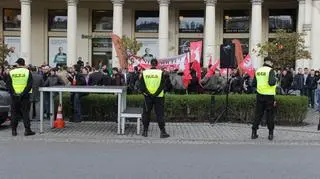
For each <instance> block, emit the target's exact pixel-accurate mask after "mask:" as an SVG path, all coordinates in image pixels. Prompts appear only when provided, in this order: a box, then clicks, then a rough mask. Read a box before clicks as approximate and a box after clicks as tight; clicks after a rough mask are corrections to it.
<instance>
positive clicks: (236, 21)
mask: <svg viewBox="0 0 320 179" xmlns="http://www.w3.org/2000/svg"><path fill="white" fill-rule="evenodd" d="M223 18H224V19H223V32H224V33H249V28H250V25H249V24H250V23H249V20H250V16H249V11H248V10H226V11H224V16H223Z"/></svg>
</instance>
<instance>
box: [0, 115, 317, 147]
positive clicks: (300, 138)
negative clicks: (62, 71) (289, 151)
mask: <svg viewBox="0 0 320 179" xmlns="http://www.w3.org/2000/svg"><path fill="white" fill-rule="evenodd" d="M318 120H319V114H317V113H315V112H312V111H310V112H309V113H308V116H307V120H306V122H307V123H308V124H309V125H306V126H301V127H282V126H276V129H275V139H274V141H272V142H270V141H268V140H267V135H268V130H267V129H266V127H261V129H260V130H259V139H257V140H251V139H250V135H251V126H249V125H247V124H235V123H218V124H216V125H214V126H212V125H211V124H209V123H167V127H166V128H167V132H168V133H169V134H170V135H171V137H170V138H168V139H160V138H159V136H160V131H159V128H158V125H157V124H156V123H152V124H151V125H150V129H149V137H148V138H144V137H142V136H140V135H137V134H136V125H135V123H128V125H127V126H126V133H125V135H117V134H116V132H117V124H116V123H113V122H82V123H69V122H66V127H65V128H64V129H51V128H50V127H49V122H48V121H46V122H45V125H44V127H45V128H44V131H45V132H44V134H39V122H32V127H33V130H34V131H36V132H37V133H38V134H37V135H36V136H32V137H24V136H23V132H24V131H23V124H22V123H20V124H19V130H18V131H19V136H18V137H12V136H11V129H10V127H9V126H8V124H5V125H4V127H2V129H0V141H1V140H18V141H19V140H44V141H53V142H88V141H89V142H98V143H165V144H211V143H225V144H238V143H239V144H243V143H246V144H293V145H308V144H310V145H320V132H318V131H317V124H318Z"/></svg>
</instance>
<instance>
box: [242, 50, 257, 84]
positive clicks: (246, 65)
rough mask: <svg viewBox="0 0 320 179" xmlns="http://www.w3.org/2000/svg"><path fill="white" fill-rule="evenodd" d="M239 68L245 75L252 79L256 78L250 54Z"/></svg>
mask: <svg viewBox="0 0 320 179" xmlns="http://www.w3.org/2000/svg"><path fill="white" fill-rule="evenodd" d="M239 67H240V68H241V69H242V70H243V72H244V73H247V74H248V75H249V76H250V77H251V78H254V73H255V72H254V68H253V65H252V60H251V56H250V55H249V54H248V55H247V56H246V57H245V58H244V60H242V61H241V63H240V64H239Z"/></svg>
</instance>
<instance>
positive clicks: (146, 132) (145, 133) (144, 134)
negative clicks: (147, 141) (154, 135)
mask: <svg viewBox="0 0 320 179" xmlns="http://www.w3.org/2000/svg"><path fill="white" fill-rule="evenodd" d="M142 136H143V137H148V129H143V132H142Z"/></svg>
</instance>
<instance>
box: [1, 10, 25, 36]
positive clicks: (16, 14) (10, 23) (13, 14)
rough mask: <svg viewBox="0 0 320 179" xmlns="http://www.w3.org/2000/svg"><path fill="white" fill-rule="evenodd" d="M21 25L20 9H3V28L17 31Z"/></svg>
mask: <svg viewBox="0 0 320 179" xmlns="http://www.w3.org/2000/svg"><path fill="white" fill-rule="evenodd" d="M20 27H21V10H20V9H3V29H4V30H8V31H10V30H12V31H19V30H20Z"/></svg>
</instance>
